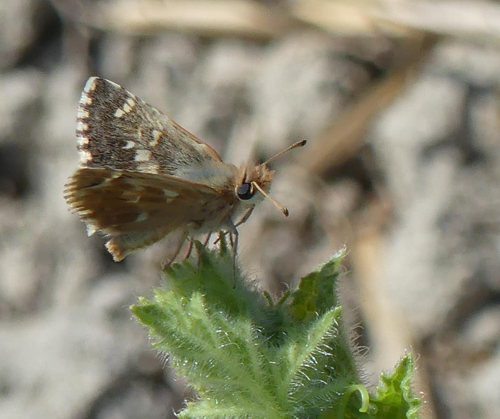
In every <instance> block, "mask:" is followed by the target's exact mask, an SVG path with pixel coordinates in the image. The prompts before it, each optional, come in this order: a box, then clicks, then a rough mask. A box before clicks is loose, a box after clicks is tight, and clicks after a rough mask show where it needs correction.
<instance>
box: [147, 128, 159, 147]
mask: <svg viewBox="0 0 500 419" xmlns="http://www.w3.org/2000/svg"><path fill="white" fill-rule="evenodd" d="M161 136H162V133H161V131H158V130H155V129H154V130H153V139H152V140H151V141H150V142H149V145H150V146H152V147H156V146H157V145H158V144H159V142H160V139H161Z"/></svg>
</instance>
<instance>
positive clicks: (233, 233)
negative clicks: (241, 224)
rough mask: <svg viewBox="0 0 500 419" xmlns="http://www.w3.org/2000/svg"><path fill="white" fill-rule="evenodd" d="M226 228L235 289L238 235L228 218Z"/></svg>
mask: <svg viewBox="0 0 500 419" xmlns="http://www.w3.org/2000/svg"><path fill="white" fill-rule="evenodd" d="M227 226H228V232H227V233H228V234H229V242H230V243H231V247H232V248H233V281H234V287H235V288H236V256H237V255H238V236H239V233H238V229H237V228H236V225H235V224H234V223H233V220H231V219H230V218H228V222H227ZM223 234H224V233H223Z"/></svg>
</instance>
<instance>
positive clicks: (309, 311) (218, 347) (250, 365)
mask: <svg viewBox="0 0 500 419" xmlns="http://www.w3.org/2000/svg"><path fill="white" fill-rule="evenodd" d="M196 245H197V248H198V252H199V261H198V262H197V264H193V263H192V262H190V261H185V262H183V263H181V264H175V265H174V266H172V267H171V268H168V269H167V270H166V272H165V274H166V276H167V282H166V288H162V289H157V290H156V292H155V297H154V299H153V300H152V301H150V300H147V299H144V298H141V299H140V301H139V303H138V304H137V305H134V306H133V307H132V311H133V313H134V314H135V315H136V317H137V318H138V319H139V320H140V321H141V322H142V323H143V324H145V325H146V326H148V327H149V330H150V335H151V336H152V338H153V342H154V343H153V344H154V346H155V347H156V348H157V349H158V350H159V351H161V352H164V353H168V355H169V357H170V360H171V363H172V366H173V367H174V368H175V370H176V371H177V373H178V374H181V375H183V376H185V377H186V379H187V381H188V383H189V384H190V385H191V386H192V387H193V388H194V389H196V391H197V393H198V397H199V399H198V400H196V401H191V402H188V403H187V406H186V408H185V409H184V410H183V411H182V412H180V413H179V414H178V416H179V417H180V418H254V419H257V418H265V419H278V418H280V419H284V418H287V419H288V418H322V419H326V418H332V419H333V418H335V419H337V418H380V419H382V418H384V419H399V418H401V419H403V418H417V417H418V415H417V410H418V407H419V405H420V400H419V399H418V398H416V397H414V396H413V394H412V391H411V387H410V379H411V375H412V372H413V369H414V364H413V359H412V357H411V355H410V354H407V355H405V356H404V357H403V358H402V360H401V362H400V363H399V365H398V366H397V367H396V369H395V371H394V373H392V374H390V375H382V377H381V383H380V385H379V387H378V388H377V389H376V391H375V394H373V395H369V393H368V391H367V390H366V388H365V386H363V385H362V384H361V383H360V379H359V376H358V372H357V365H356V360H355V356H354V355H353V351H352V348H351V346H350V344H349V339H348V336H347V333H346V331H345V330H344V328H343V326H342V320H341V307H339V306H338V304H337V297H336V284H337V281H338V277H339V266H340V262H341V259H342V257H343V256H344V252H343V251H342V252H339V253H338V254H336V255H335V256H334V257H333V258H332V259H331V260H329V261H328V262H326V263H325V264H323V265H321V266H320V267H319V268H318V269H317V270H316V271H314V272H312V273H311V274H309V275H307V276H306V277H304V278H302V279H301V281H300V284H299V286H298V288H297V289H296V290H293V291H290V292H287V293H286V294H285V295H284V296H283V297H282V298H281V299H279V300H275V299H273V298H271V296H270V295H269V294H266V293H262V292H260V291H258V289H257V287H256V286H255V285H254V284H252V283H250V282H249V281H248V280H247V279H246V278H245V276H244V275H243V274H241V273H240V272H239V271H238V272H236V274H233V266H232V257H231V255H230V254H229V252H228V251H227V248H226V246H225V245H224V244H223V245H222V246H221V250H220V251H215V250H207V249H204V248H203V246H202V245H200V244H199V243H197V244H196Z"/></svg>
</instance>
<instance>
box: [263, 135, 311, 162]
mask: <svg viewBox="0 0 500 419" xmlns="http://www.w3.org/2000/svg"><path fill="white" fill-rule="evenodd" d="M306 143H307V140H302V141H297V142H296V143H293V144H292V145H291V146H289V147H287V148H285V149H284V150H281V151H280V152H279V153H276V154H275V155H274V156H272V157H271V158H269V159H267V160H266V161H265V162H264V163H262V164H261V166H267V165H268V164H269V163H271V162H272V161H274V160H276V159H277V158H278V157H280V156H282V155H283V154H285V153H288V152H289V151H290V150H293V149H294V148H297V147H304V146H305V145H306Z"/></svg>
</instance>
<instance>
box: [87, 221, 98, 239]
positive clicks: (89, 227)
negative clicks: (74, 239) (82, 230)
mask: <svg viewBox="0 0 500 419" xmlns="http://www.w3.org/2000/svg"><path fill="white" fill-rule="evenodd" d="M96 231H97V228H96V226H95V225H93V224H87V236H89V237H90V236H93V235H94V234H95V233H96Z"/></svg>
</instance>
